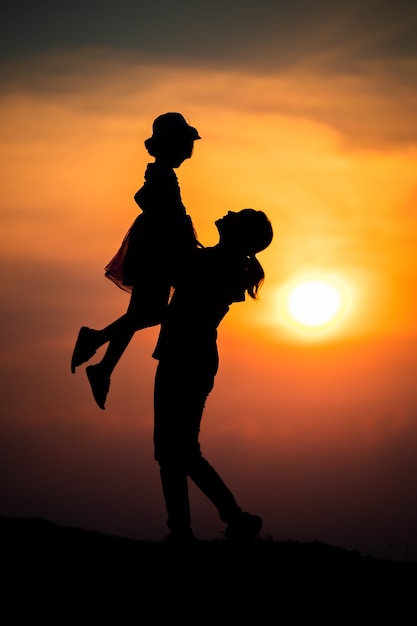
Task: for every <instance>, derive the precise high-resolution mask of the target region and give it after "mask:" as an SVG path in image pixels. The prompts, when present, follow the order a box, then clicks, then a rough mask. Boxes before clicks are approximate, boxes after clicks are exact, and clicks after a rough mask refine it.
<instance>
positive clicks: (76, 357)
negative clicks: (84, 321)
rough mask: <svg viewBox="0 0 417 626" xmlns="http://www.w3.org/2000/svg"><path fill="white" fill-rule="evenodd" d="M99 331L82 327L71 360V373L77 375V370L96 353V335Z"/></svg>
mask: <svg viewBox="0 0 417 626" xmlns="http://www.w3.org/2000/svg"><path fill="white" fill-rule="evenodd" d="M96 332H97V331H95V330H93V329H92V328H88V327H87V326H82V327H81V328H80V332H79V333H78V337H77V341H76V342H75V347H74V352H73V353H72V358H71V372H72V373H73V374H75V368H76V367H78V366H79V365H81V364H82V363H85V362H86V361H89V360H90V359H91V357H92V356H94V355H95V353H96V348H97V344H96V342H95V341H94V335H95V334H96Z"/></svg>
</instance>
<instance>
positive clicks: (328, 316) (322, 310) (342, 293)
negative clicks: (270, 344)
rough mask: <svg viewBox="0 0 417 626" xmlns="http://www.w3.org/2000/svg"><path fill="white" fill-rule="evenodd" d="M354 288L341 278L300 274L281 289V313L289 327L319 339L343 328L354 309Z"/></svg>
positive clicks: (281, 319) (278, 303)
mask: <svg viewBox="0 0 417 626" xmlns="http://www.w3.org/2000/svg"><path fill="white" fill-rule="evenodd" d="M352 298H353V295H352V289H351V287H349V286H348V285H347V283H346V281H344V280H342V279H341V277H335V276H334V275H333V274H332V275H331V276H327V275H325V274H323V275H320V274H318V275H316V274H313V275H311V274H310V275H307V276H298V277H297V278H294V279H293V280H291V281H289V282H288V283H286V284H284V285H283V286H282V287H281V288H280V289H279V291H278V292H277V299H276V305H277V306H278V316H279V320H280V321H281V323H283V324H284V325H285V326H286V327H287V328H288V329H289V330H292V331H293V332H295V333H296V334H301V335H302V336H303V337H305V338H307V339H308V338H309V337H310V338H312V339H314V338H319V337H322V336H323V335H327V334H329V333H332V334H333V333H334V331H335V330H338V329H340V323H341V322H342V321H343V320H345V319H346V317H347V315H348V313H349V312H351V311H352Z"/></svg>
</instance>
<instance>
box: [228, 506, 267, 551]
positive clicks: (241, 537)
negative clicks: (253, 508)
mask: <svg viewBox="0 0 417 626" xmlns="http://www.w3.org/2000/svg"><path fill="white" fill-rule="evenodd" d="M261 528H262V519H261V518H260V517H259V516H258V515H251V514H250V513H242V514H241V515H239V517H238V518H237V519H236V520H234V521H233V523H231V524H229V525H228V526H227V528H226V530H225V531H224V535H225V539H226V540H227V541H228V542H230V543H235V544H244V543H251V542H252V541H255V539H257V537H258V536H259V533H260V532H261Z"/></svg>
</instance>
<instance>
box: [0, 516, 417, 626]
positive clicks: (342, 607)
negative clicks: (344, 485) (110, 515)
mask: <svg viewBox="0 0 417 626" xmlns="http://www.w3.org/2000/svg"><path fill="white" fill-rule="evenodd" d="M0 536H1V547H0V549H1V555H2V572H3V576H4V580H5V583H4V584H3V597H4V598H5V599H6V600H7V601H12V600H13V611H14V615H15V616H16V615H17V614H18V612H19V610H21V611H26V610H30V614H31V615H32V616H33V615H34V614H35V613H37V612H41V614H42V616H46V615H47V614H50V613H51V612H52V621H55V623H59V622H60V620H61V618H62V619H63V618H64V616H65V615H67V616H69V615H70V614H71V615H72V616H74V615H76V616H78V617H77V619H80V621H81V622H82V621H84V619H81V618H80V615H83V616H84V618H85V619H87V618H88V619H90V618H93V617H94V618H95V619H97V618H98V616H102V615H107V616H108V617H109V616H110V615H111V614H112V615H113V617H112V619H111V620H110V621H111V623H120V624H122V623H128V622H130V621H132V619H133V618H137V619H138V620H141V621H142V622H144V623H158V620H159V619H161V620H162V619H164V620H165V619H167V617H169V618H170V619H181V620H182V623H185V624H187V623H191V622H193V623H195V622H199V623H203V624H204V623H208V621H209V619H210V620H212V619H216V623H218V624H223V623H228V622H229V621H230V620H231V619H233V620H234V622H236V620H243V619H244V620H252V621H253V620H255V621H256V623H257V624H263V623H270V622H271V621H272V622H273V623H274V622H281V623H284V624H286V623H293V622H294V621H296V620H297V617H298V618H300V619H304V618H305V617H308V618H309V619H311V618H312V617H317V618H319V617H326V619H327V618H329V619H330V621H331V622H332V623H339V621H340V620H341V619H342V616H344V617H347V616H348V615H358V613H357V612H358V611H360V615H361V616H362V617H364V616H365V614H369V616H371V617H373V618H374V619H375V618H376V617H378V616H381V617H384V618H386V616H387V615H388V614H391V615H392V616H393V617H395V619H396V623H402V621H401V618H400V616H401V615H402V614H404V615H407V614H409V611H410V610H413V611H414V610H415V589H416V588H417V587H416V583H417V563H415V562H398V561H389V560H382V559H376V558H372V557H370V556H362V555H361V554H360V553H359V552H356V551H350V550H345V549H343V548H339V547H335V546H330V545H327V544H323V543H320V542H318V541H314V542H311V543H300V542H297V541H272V540H267V539H266V540H264V539H261V540H257V541H256V542H254V543H253V544H251V545H249V546H244V547H236V546H231V545H229V544H228V543H227V542H225V541H222V540H213V541H201V542H198V543H197V544H196V545H195V546H194V545H193V546H186V547H183V548H180V547H178V546H176V547H174V548H172V546H169V545H167V544H166V543H164V542H163V541H160V542H158V541H157V542H153V541H135V540H131V539H128V538H124V537H117V536H112V535H105V534H102V533H99V532H96V531H89V530H82V529H80V528H71V527H63V526H59V525H57V524H55V523H53V522H50V521H47V520H43V519H23V518H12V517H0ZM16 598H17V600H16ZM54 607H55V608H54ZM16 611H17V612H16ZM80 611H81V613H80ZM196 611H197V612H196ZM115 615H117V617H115ZM274 615H275V616H276V619H275V617H274ZM146 616H147V617H146ZM284 616H287V617H286V618H284ZM290 616H291V619H290ZM332 616H333V617H332ZM109 619H110V618H109ZM333 620H334V621H333Z"/></svg>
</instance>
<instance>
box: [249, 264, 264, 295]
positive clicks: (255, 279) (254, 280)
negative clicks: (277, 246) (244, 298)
mask: <svg viewBox="0 0 417 626" xmlns="http://www.w3.org/2000/svg"><path fill="white" fill-rule="evenodd" d="M245 277H246V285H245V288H246V291H247V292H248V294H249V295H250V297H251V298H253V299H254V300H257V299H258V293H259V290H260V288H261V286H262V283H263V282H264V279H265V272H264V270H263V267H262V265H261V264H260V263H259V261H258V259H257V258H256V256H255V255H254V254H252V255H250V256H248V257H247V259H246V267H245Z"/></svg>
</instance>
